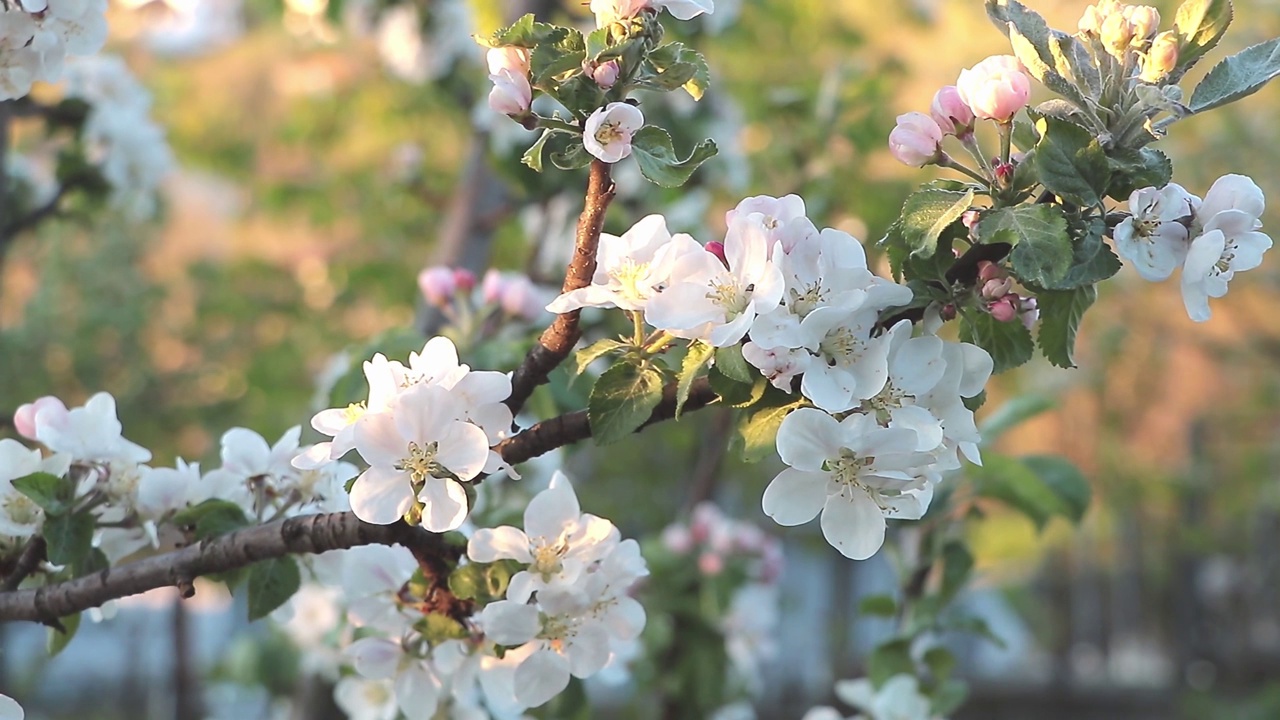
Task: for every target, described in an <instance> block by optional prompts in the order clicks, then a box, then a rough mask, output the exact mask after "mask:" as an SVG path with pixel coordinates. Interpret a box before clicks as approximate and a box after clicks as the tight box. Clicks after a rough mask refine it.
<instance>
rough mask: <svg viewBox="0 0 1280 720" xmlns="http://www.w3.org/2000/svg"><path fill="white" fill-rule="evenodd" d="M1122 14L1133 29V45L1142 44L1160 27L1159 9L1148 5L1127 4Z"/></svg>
mask: <svg viewBox="0 0 1280 720" xmlns="http://www.w3.org/2000/svg"><path fill="white" fill-rule="evenodd" d="M1124 16H1125V18H1126V19H1128V21H1129V26H1130V29H1131V30H1132V31H1133V40H1132V43H1133V44H1134V45H1142V44H1143V43H1145V42H1146V41H1147V40H1148V39H1150V38H1151V36H1152V35H1154V34H1155V32H1156V30H1159V29H1160V11H1159V10H1157V9H1155V8H1153V7H1151V6H1150V5H1128V6H1125V8H1124Z"/></svg>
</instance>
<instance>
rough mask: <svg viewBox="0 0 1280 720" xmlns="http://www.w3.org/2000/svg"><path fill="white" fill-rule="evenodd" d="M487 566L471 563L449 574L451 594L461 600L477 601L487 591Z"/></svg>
mask: <svg viewBox="0 0 1280 720" xmlns="http://www.w3.org/2000/svg"><path fill="white" fill-rule="evenodd" d="M487 567H488V566H487V565H482V564H480V563H469V564H467V565H463V566H461V567H458V568H456V569H455V570H454V571H453V572H451V573H449V592H451V593H453V595H454V597H456V598H458V599H459V600H475V599H476V598H479V597H481V595H482V594H484V591H485V586H486V584H487V583H486V582H485V572H486V570H487Z"/></svg>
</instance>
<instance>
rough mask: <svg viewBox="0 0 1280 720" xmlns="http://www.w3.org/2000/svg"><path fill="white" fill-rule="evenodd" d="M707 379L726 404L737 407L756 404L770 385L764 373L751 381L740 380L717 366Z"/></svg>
mask: <svg viewBox="0 0 1280 720" xmlns="http://www.w3.org/2000/svg"><path fill="white" fill-rule="evenodd" d="M707 379H708V380H709V381H710V382H711V389H712V390H713V391H715V394H716V395H717V396H719V398H720V399H721V400H722V401H723V402H724V404H726V405H728V406H730V407H735V408H744V407H748V406H750V405H754V404H755V403H756V402H757V401H759V400H760V398H761V397H763V396H764V392H765V389H766V388H767V387H768V381H767V380H765V378H764V376H763V375H757V376H756V377H755V380H754V381H753V382H750V383H745V382H738V381H737V380H734V379H733V378H731V377H729V376H728V375H725V374H724V372H723V371H721V370H720V368H719V367H717V366H712V368H711V371H710V372H708V373H707Z"/></svg>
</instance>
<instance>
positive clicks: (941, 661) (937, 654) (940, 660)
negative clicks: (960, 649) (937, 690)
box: [921, 645, 956, 682]
mask: <svg viewBox="0 0 1280 720" xmlns="http://www.w3.org/2000/svg"><path fill="white" fill-rule="evenodd" d="M921 659H922V660H924V664H925V666H926V667H928V668H929V673H930V674H931V675H933V679H934V681H935V682H943V681H945V680H946V679H947V678H949V677H951V673H952V671H954V670H955V667H956V656H955V655H953V654H952V653H951V651H950V650H948V649H946V648H944V647H942V646H941V645H939V646H937V647H931V648H929V649H928V651H926V652H925V654H924V657H923V658H921Z"/></svg>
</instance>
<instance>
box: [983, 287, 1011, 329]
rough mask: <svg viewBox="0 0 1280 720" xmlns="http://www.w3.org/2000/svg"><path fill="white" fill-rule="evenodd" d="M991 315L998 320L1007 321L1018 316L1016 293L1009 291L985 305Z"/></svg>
mask: <svg viewBox="0 0 1280 720" xmlns="http://www.w3.org/2000/svg"><path fill="white" fill-rule="evenodd" d="M987 309H988V310H989V311H990V312H991V317H993V318H995V319H996V320H999V321H1000V322H1009V321H1011V320H1013V319H1014V318H1016V317H1018V295H1017V293H1009V294H1007V295H1005V296H1003V297H1001V298H1000V299H999V300H996V301H995V302H993V303H991V305H989V306H988V307H987Z"/></svg>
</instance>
